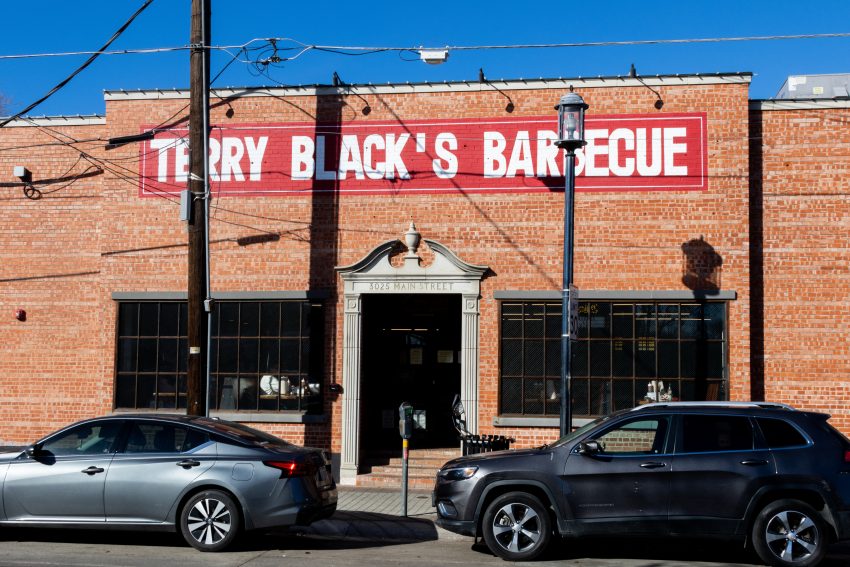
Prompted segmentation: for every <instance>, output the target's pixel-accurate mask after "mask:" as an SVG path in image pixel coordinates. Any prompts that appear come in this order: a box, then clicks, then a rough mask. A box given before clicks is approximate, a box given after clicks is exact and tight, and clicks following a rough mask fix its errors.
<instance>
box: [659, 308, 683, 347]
mask: <svg viewBox="0 0 850 567" xmlns="http://www.w3.org/2000/svg"><path fill="white" fill-rule="evenodd" d="M658 338H659V339H678V338H679V306H678V305H670V304H662V305H659V306H658Z"/></svg>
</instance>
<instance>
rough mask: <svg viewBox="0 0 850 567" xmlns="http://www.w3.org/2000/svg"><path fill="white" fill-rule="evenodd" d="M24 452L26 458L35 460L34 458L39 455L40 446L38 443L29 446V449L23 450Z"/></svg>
mask: <svg viewBox="0 0 850 567" xmlns="http://www.w3.org/2000/svg"><path fill="white" fill-rule="evenodd" d="M24 452H25V453H26V454H27V456H28V457H30V458H31V459H35V458H36V457H38V456H39V455H41V445H40V444H38V443H36V444H35V445H30V446H29V447H27V448H26V449H25V450H24Z"/></svg>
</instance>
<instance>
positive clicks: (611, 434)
mask: <svg viewBox="0 0 850 567" xmlns="http://www.w3.org/2000/svg"><path fill="white" fill-rule="evenodd" d="M667 429H668V427H667V420H666V419H663V418H662V419H642V420H640V421H632V422H629V423H627V424H626V425H622V426H620V427H618V428H617V429H614V430H612V431H608V432H607V433H605V434H603V435H602V436H601V437H598V438H597V441H599V443H600V446H601V447H602V450H603V453H605V454H613V455H616V454H625V455H636V454H637V455H640V454H657V453H660V452H662V451H663V450H664V441H665V439H666V436H667Z"/></svg>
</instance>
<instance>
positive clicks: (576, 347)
mask: <svg viewBox="0 0 850 567" xmlns="http://www.w3.org/2000/svg"><path fill="white" fill-rule="evenodd" d="M589 345H590V343H589V342H588V341H573V344H572V345H571V346H570V357H571V358H572V361H571V363H570V375H572V376H587V371H588V368H589V367H588V364H587V357H588V350H589ZM558 358H560V351H559V355H558ZM559 373H560V371H559Z"/></svg>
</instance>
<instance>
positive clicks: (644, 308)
mask: <svg viewBox="0 0 850 567" xmlns="http://www.w3.org/2000/svg"><path fill="white" fill-rule="evenodd" d="M635 336H637V337H653V338H654V337H655V305H653V304H638V305H635Z"/></svg>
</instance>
